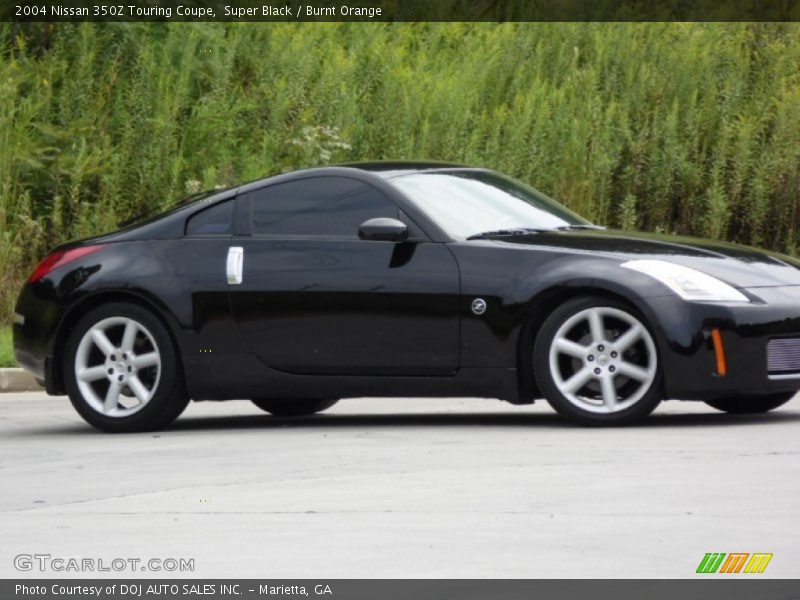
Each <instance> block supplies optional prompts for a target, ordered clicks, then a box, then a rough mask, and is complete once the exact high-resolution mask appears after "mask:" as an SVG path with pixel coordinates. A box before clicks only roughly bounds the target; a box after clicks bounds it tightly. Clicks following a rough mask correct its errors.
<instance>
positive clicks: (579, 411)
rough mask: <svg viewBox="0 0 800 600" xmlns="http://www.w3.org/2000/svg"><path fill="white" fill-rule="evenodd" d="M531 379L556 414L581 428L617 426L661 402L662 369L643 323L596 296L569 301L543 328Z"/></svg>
mask: <svg viewBox="0 0 800 600" xmlns="http://www.w3.org/2000/svg"><path fill="white" fill-rule="evenodd" d="M533 370H534V377H535V380H536V383H537V385H538V386H539V389H540V390H541V392H542V393H543V394H544V396H545V398H546V399H547V401H548V402H549V403H550V405H551V406H552V407H553V408H554V409H555V410H556V411H558V412H559V414H561V415H563V416H564V417H566V418H568V419H570V420H571V421H574V422H577V423H580V424H582V425H622V424H627V423H631V422H633V421H636V420H638V419H641V418H644V417H645V416H647V415H648V414H650V413H651V412H652V411H653V409H654V408H655V407H656V406H657V405H658V403H659V402H660V401H661V368H660V365H659V360H658V352H657V351H656V346H655V342H654V341H653V336H652V334H651V333H650V330H649V328H648V326H647V325H646V323H645V321H644V318H643V317H642V316H641V315H639V314H638V312H637V311H635V310H633V309H632V308H630V307H629V306H627V305H626V304H624V303H622V302H618V301H616V300H613V299H608V298H601V297H582V298H575V299H572V300H569V301H567V302H565V303H564V304H562V305H561V306H559V307H558V308H557V309H556V310H554V311H553V312H552V313H551V314H550V316H549V317H548V318H547V319H546V320H545V322H544V323H543V324H542V327H541V329H540V330H539V333H538V335H537V337H536V341H535V344H534V348H533Z"/></svg>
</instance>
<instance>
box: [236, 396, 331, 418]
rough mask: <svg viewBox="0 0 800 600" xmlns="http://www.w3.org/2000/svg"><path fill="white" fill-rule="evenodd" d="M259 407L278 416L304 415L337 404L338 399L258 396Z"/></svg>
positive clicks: (255, 402) (256, 401)
mask: <svg viewBox="0 0 800 600" xmlns="http://www.w3.org/2000/svg"><path fill="white" fill-rule="evenodd" d="M252 402H253V404H255V405H256V406H257V407H258V408H260V409H261V410H263V411H266V412H268V413H270V414H272V415H275V416H276V417H303V416H305V415H313V414H315V413H318V412H322V411H323V410H326V409H328V408H330V407H331V406H333V405H334V404H336V403H337V402H338V400H332V399H319V398H256V399H254V400H253V401H252Z"/></svg>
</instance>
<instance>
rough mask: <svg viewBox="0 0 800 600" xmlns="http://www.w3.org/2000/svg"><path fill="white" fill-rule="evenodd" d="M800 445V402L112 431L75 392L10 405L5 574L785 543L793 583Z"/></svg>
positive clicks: (198, 422) (342, 567)
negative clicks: (619, 413) (121, 562)
mask: <svg viewBox="0 0 800 600" xmlns="http://www.w3.org/2000/svg"><path fill="white" fill-rule="evenodd" d="M798 433H800V398H798V399H795V400H794V401H793V402H791V403H789V404H788V405H786V406H785V407H784V408H782V409H779V410H778V411H776V412H774V413H770V414H767V415H761V416H757V417H734V416H729V415H725V414H722V413H718V412H716V411H714V410H713V409H711V408H708V407H706V406H705V405H703V404H700V403H678V402H672V403H667V404H664V405H662V407H661V408H659V410H657V411H656V413H655V414H654V415H653V416H652V417H651V418H650V419H649V420H648V421H647V422H646V424H645V425H642V426H637V427H630V428H623V429H602V430H595V429H583V428H577V427H574V426H571V425H568V424H566V423H565V422H563V421H562V420H561V419H559V418H558V417H557V416H556V415H555V414H554V413H553V412H552V411H551V410H550V409H549V407H548V406H547V405H546V404H545V403H540V404H537V405H536V406H533V407H515V406H511V405H507V404H504V403H500V402H497V401H490V400H477V399H451V400H439V399H413V400H408V399H369V400H368V399H355V400H345V401H342V402H340V403H339V404H338V405H336V406H335V407H334V408H332V409H330V410H329V411H328V412H327V413H325V414H323V415H319V416H314V417H309V418H304V419H297V420H290V419H278V418H274V417H270V416H269V415H266V414H264V413H261V412H260V411H259V410H258V409H257V408H255V407H254V406H252V405H251V404H250V403H249V402H243V401H242V402H227V403H219V404H215V403H199V404H192V405H190V406H189V408H188V409H187V411H186V413H184V415H183V416H182V417H181V419H180V420H179V421H178V422H177V423H176V425H175V426H174V427H173V428H172V429H170V430H168V431H163V432H158V433H148V434H131V435H108V434H101V433H98V432H95V431H94V430H92V429H91V428H89V427H88V426H87V425H85V424H84V423H83V421H81V420H80V418H79V417H78V416H77V414H76V413H75V412H74V411H73V410H72V407H71V406H70V405H69V403H68V401H67V400H66V399H64V398H57V399H53V398H48V397H46V396H45V395H44V394H43V393H19V394H6V395H4V396H2V398H0V489H2V494H0V576H2V577H19V576H30V577H41V576H43V575H44V576H53V575H69V576H74V577H76V576H81V575H83V576H90V577H92V576H102V575H103V573H83V574H81V573H65V574H61V573H53V572H49V573H41V572H37V571H31V572H28V573H22V572H19V571H17V570H15V568H14V566H13V557H14V556H16V555H18V554H21V553H27V554H34V553H47V554H50V555H51V556H54V557H57V556H60V557H84V558H85V557H90V558H103V557H105V558H108V559H110V558H114V557H134V558H143V559H147V558H151V557H156V558H193V559H194V560H195V571H194V572H193V573H186V574H185V575H186V576H189V575H191V576H201V577H206V576H208V577H215V576H228V577H262V578H263V577H317V578H325V577H339V578H344V577H521V578H527V577H693V576H695V575H694V571H695V568H696V567H697V565H698V563H699V562H700V560H701V559H702V557H703V555H704V554H705V553H706V552H772V553H774V558H773V559H772V562H771V563H770V565H769V567H768V568H767V570H766V572H765V573H764V575H762V576H760V577H796V576H798V574H800V568H798V564H800V435H798ZM108 574H109V575H115V576H119V575H124V576H131V575H133V576H136V575H137V573H135V572H134V573H128V572H123V573H120V574H116V573H108ZM141 575H142V576H150V577H152V576H164V575H161V574H159V573H142V574H141ZM721 577H724V576H721ZM727 577H731V576H727ZM749 577H753V576H749ZM757 577H758V576H757Z"/></svg>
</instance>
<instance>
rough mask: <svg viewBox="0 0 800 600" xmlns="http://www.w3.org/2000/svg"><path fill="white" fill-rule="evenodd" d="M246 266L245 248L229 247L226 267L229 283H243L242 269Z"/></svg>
mask: <svg viewBox="0 0 800 600" xmlns="http://www.w3.org/2000/svg"><path fill="white" fill-rule="evenodd" d="M243 267H244V248H242V247H241V246H232V247H230V248H228V262H227V265H226V268H225V272H226V275H227V276H228V285H239V284H240V283H242V270H243Z"/></svg>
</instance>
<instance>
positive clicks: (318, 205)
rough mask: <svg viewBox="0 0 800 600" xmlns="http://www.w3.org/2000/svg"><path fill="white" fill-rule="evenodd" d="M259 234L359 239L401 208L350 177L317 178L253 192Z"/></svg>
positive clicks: (257, 233)
mask: <svg viewBox="0 0 800 600" xmlns="http://www.w3.org/2000/svg"><path fill="white" fill-rule="evenodd" d="M250 194H251V195H252V197H251V211H252V213H251V214H252V225H253V233H254V234H256V235H265V234H266V235H333V236H345V237H353V238H357V237H358V228H359V226H360V225H361V224H362V223H363V222H364V221H366V220H368V219H372V218H375V217H394V218H396V217H397V214H398V209H397V206H396V205H395V204H394V202H392V201H391V200H389V198H387V197H386V196H384V195H383V194H382V193H381V192H379V191H378V190H376V189H375V188H373V187H372V186H370V185H367V184H365V183H362V182H360V181H357V180H355V179H348V178H346V177H313V178H309V179H301V180H300V181H291V182H288V183H282V184H278V185H273V186H270V187H267V188H262V189H260V190H255V191H254V192H250Z"/></svg>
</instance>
